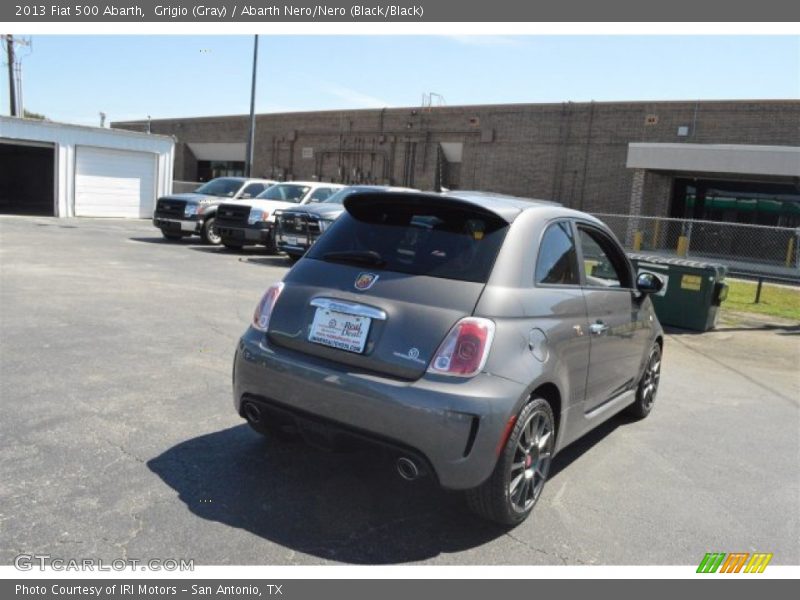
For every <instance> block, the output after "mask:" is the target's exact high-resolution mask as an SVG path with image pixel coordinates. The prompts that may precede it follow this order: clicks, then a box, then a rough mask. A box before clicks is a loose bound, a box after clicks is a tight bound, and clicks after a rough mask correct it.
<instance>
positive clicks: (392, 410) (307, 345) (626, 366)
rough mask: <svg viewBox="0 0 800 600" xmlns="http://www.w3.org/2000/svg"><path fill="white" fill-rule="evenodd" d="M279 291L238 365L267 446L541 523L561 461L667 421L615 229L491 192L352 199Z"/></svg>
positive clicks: (635, 283) (644, 277)
mask: <svg viewBox="0 0 800 600" xmlns="http://www.w3.org/2000/svg"><path fill="white" fill-rule="evenodd" d="M345 209H346V212H345V214H343V215H342V216H341V217H340V218H339V219H338V220H337V221H336V222H335V223H334V224H333V225H331V227H330V228H329V229H328V230H327V231H326V232H325V233H324V235H322V236H321V237H320V239H319V241H317V243H316V244H314V246H312V247H311V249H310V250H309V251H308V253H307V254H306V255H305V256H304V257H303V258H302V259H301V260H300V261H299V262H298V263H297V264H296V265H295V266H294V267H293V268H292V269H291V270H290V271H289V272H288V273H287V274H286V276H285V277H284V279H283V281H280V282H278V283H275V284H274V285H272V286H271V287H269V289H267V291H266V293H265V294H264V297H263V298H262V300H261V301H260V303H259V304H258V306H257V307H256V311H255V315H254V317H253V322H252V324H251V325H250V327H249V328H248V330H247V331H246V332H245V334H244V335H243V336H242V338H241V340H240V341H239V344H238V346H237V349H236V356H235V359H234V370H233V388H234V390H233V391H234V405H235V408H236V411H237V412H238V413H239V415H241V416H242V417H243V418H245V419H246V420H247V421H248V422H249V423H250V425H251V426H252V427H253V428H254V429H255V430H256V431H259V432H261V433H265V434H267V435H270V434H274V435H276V436H277V437H279V438H280V437H284V436H291V435H298V434H301V435H302V436H303V437H305V438H306V439H308V440H309V441H312V442H316V443H320V444H326V445H334V444H335V443H336V442H337V441H340V440H342V439H347V438H349V437H352V436H355V437H357V438H362V439H363V438H366V439H367V440H370V441H374V442H376V443H378V444H381V445H383V446H385V447H388V448H389V449H390V450H391V451H392V452H394V453H395V457H396V468H397V470H398V472H399V473H400V475H401V476H403V477H404V478H406V479H414V478H416V477H418V476H420V475H428V476H430V477H433V478H435V480H436V481H437V482H438V483H439V485H441V486H442V487H444V488H447V489H453V490H465V491H466V496H467V500H468V503H469V505H470V507H471V508H472V509H473V510H475V511H476V512H478V513H479V514H480V515H482V516H484V517H486V518H488V519H491V520H493V521H497V522H500V523H503V524H508V525H513V524H516V523H519V522H521V521H522V520H524V519H525V518H526V517H527V515H528V514H530V512H531V510H532V508H533V506H534V504H535V503H536V501H537V500H538V498H539V496H540V494H541V492H542V488H543V487H544V484H545V481H546V480H547V475H548V472H549V470H550V466H551V464H552V460H553V457H554V456H555V455H556V453H557V452H558V451H559V450H561V449H562V448H564V447H565V446H567V445H568V444H570V443H571V442H573V441H575V440H576V439H578V438H579V437H581V436H582V435H584V434H585V433H587V432H588V431H590V430H591V429H593V428H595V427H597V426H598V425H599V424H601V423H602V422H603V421H605V420H607V419H608V418H610V417H611V416H613V415H615V414H616V413H618V412H620V411H622V410H623V409H627V411H628V412H629V413H630V414H631V415H633V416H635V417H638V418H643V417H646V416H647V415H648V414H649V413H650V411H651V410H652V408H653V403H654V400H655V397H656V392H657V390H658V383H659V376H660V368H661V351H662V345H663V334H662V330H661V326H660V324H659V322H658V319H657V318H656V315H655V313H654V311H653V307H652V303H651V301H650V299H649V297H648V295H649V294H650V293H657V292H658V291H660V289H661V287H662V285H663V284H662V281H661V280H660V279H659V278H658V276H657V275H654V274H652V273H647V272H642V273H639V274H638V275H637V274H636V273H635V272H634V270H633V268H632V266H631V263H630V261H629V260H628V258H627V257H626V255H625V253H624V252H623V250H622V248H621V247H620V244H619V242H618V241H617V240H616V238H615V237H614V235H613V234H612V233H611V231H610V230H609V229H608V228H607V227H606V226H605V225H604V224H603V223H602V222H600V221H599V220H597V219H596V218H594V217H591V216H589V215H587V214H585V213H582V212H577V211H574V210H570V209H567V208H564V207H562V206H560V205H558V204H554V203H551V202H545V201H536V200H525V199H520V198H513V197H507V196H497V195H491V194H484V193H478V192H451V193H447V194H434V193H414V192H411V193H392V192H375V193H362V194H357V195H353V196H351V197H350V198H348V199H347V200H345Z"/></svg>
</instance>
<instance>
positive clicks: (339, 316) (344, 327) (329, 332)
mask: <svg viewBox="0 0 800 600" xmlns="http://www.w3.org/2000/svg"><path fill="white" fill-rule="evenodd" d="M371 323H372V319H370V318H369V317H361V316H358V315H350V314H347V313H343V312H338V311H335V310H331V309H330V308H322V307H320V308H317V312H316V313H315V314H314V321H313V323H311V331H310V332H309V334H308V341H310V342H314V343H315V344H322V345H323V346H330V347H331V348H338V349H339V350H346V351H347V352H355V353H357V354H361V353H362V352H364V346H366V344H367V336H368V335H369V326H370V324H371Z"/></svg>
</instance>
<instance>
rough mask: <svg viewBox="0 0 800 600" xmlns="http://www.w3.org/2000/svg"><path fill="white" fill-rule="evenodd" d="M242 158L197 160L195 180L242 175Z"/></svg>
mask: <svg viewBox="0 0 800 600" xmlns="http://www.w3.org/2000/svg"><path fill="white" fill-rule="evenodd" d="M243 175H244V161H243V160H198V161H197V181H209V180H211V179H215V178H217V177H242V176H243Z"/></svg>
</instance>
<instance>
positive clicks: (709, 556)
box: [697, 552, 725, 573]
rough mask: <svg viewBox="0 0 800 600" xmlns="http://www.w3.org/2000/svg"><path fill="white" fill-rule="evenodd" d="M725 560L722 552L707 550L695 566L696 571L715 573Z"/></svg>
mask: <svg viewBox="0 0 800 600" xmlns="http://www.w3.org/2000/svg"><path fill="white" fill-rule="evenodd" d="M723 560H725V553H724V552H707V553H706V555H705V556H704V557H703V560H701V561H700V566H699V567H697V572H698V573H716V572H717V569H719V566H720V565H721V564H722V561H723Z"/></svg>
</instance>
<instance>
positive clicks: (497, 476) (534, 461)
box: [467, 398, 556, 525]
mask: <svg viewBox="0 0 800 600" xmlns="http://www.w3.org/2000/svg"><path fill="white" fill-rule="evenodd" d="M555 436H556V430H555V419H554V417H553V409H552V408H551V407H550V403H549V402H547V400H545V399H544V398H534V399H532V400H531V401H530V402H528V404H526V405H525V406H524V407H523V408H522V410H521V411H520V413H519V415H518V416H517V420H516V422H515V424H514V428H513V429H512V430H511V434H510V435H509V436H508V441H507V442H506V445H505V446H504V447H503V450H502V453H501V454H500V457H499V458H498V460H497V465H495V468H494V471H493V472H492V474H491V476H490V477H489V479H487V480H486V481H485V482H484V483H483V484H481V485H480V486H478V487H476V488H473V489H471V490H467V505H468V506H469V508H470V509H471V510H472V511H473V512H475V513H477V514H478V515H480V516H481V517H483V518H485V519H489V520H490V521H494V522H495V523H500V524H502V525H518V524H520V523H522V521H524V520H525V519H526V518H527V517H528V515H529V514H530V513H531V511H532V510H533V507H534V506H535V505H536V502H537V501H538V500H539V498H540V497H541V493H542V489H544V484H545V482H546V481H547V475H548V473H549V472H550V465H551V463H552V458H553V448H554V446H555ZM525 448H527V450H525Z"/></svg>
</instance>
